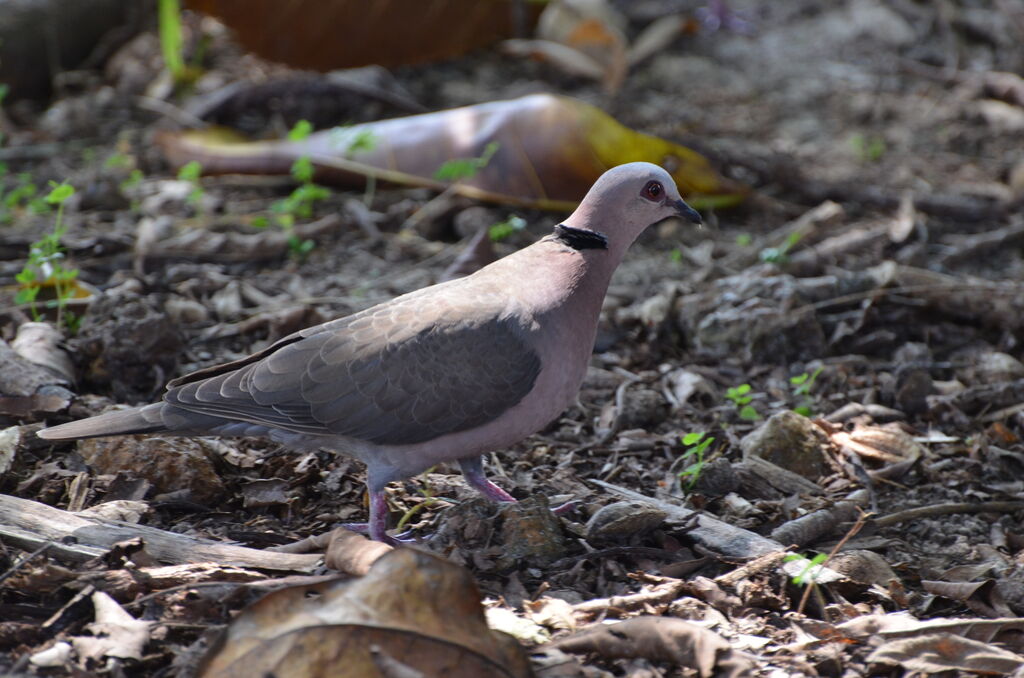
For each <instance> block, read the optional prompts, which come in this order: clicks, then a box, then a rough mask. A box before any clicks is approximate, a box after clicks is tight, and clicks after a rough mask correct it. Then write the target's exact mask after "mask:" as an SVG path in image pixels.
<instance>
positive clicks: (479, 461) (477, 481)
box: [459, 455, 516, 502]
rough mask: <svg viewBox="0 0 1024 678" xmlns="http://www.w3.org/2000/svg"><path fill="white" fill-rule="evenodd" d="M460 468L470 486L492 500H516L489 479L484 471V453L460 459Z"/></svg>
mask: <svg viewBox="0 0 1024 678" xmlns="http://www.w3.org/2000/svg"><path fill="white" fill-rule="evenodd" d="M459 468H461V469H462V477H463V478H465V479H466V482H467V483H468V484H469V486H470V487H472V488H473V489H474V490H476V491H477V492H479V493H480V494H482V495H484V496H485V497H487V498H488V499H490V500H491V501H505V502H509V501H512V502H514V501H515V500H516V498H515V497H513V496H512V495H511V494H509V493H508V492H506V491H505V490H503V489H501V488H500V487H498V486H497V485H495V484H494V483H492V482H491V481H490V480H488V479H487V475H486V474H485V473H484V457H483V455H480V456H478V457H469V458H467V459H459Z"/></svg>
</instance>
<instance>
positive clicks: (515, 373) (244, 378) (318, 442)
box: [39, 163, 699, 540]
mask: <svg viewBox="0 0 1024 678" xmlns="http://www.w3.org/2000/svg"><path fill="white" fill-rule="evenodd" d="M670 216H684V217H686V218H688V219H690V220H693V221H698V222H699V215H697V214H696V212H694V211H693V210H692V209H691V208H690V207H689V206H687V205H686V204H685V203H683V201H682V200H681V199H680V198H679V196H678V192H677V190H676V188H675V185H674V183H673V182H672V179H671V177H669V175H668V174H667V173H666V172H665V171H664V170H662V169H661V168H658V167H656V166H654V165H649V164H647V163H631V164H629V165H624V166H621V167H619V168H616V169H613V170H610V171H609V172H607V173H605V175H604V176H602V177H601V178H600V179H599V180H598V182H597V183H596V184H595V186H594V188H592V189H591V191H590V193H588V194H587V197H586V198H585V199H584V201H583V202H582V203H581V205H580V207H579V208H578V209H577V210H576V212H574V213H573V215H572V216H570V217H569V218H568V219H567V220H566V221H565V222H564V223H563V224H562V225H560V226H559V227H558V228H557V229H556V232H555V233H554V234H552V235H550V236H548V237H546V238H544V239H542V240H540V241H539V242H537V243H535V244H534V245H532V246H530V247H527V248H525V249H523V250H520V251H519V252H517V253H515V254H513V255H510V256H508V257H506V258H504V259H501V260H499V261H497V262H495V263H493V264H491V265H490V266H487V267H485V268H483V269H481V270H480V271H477V272H476V273H474V274H473V275H471V276H468V277H466V278H461V279H458V280H453V281H450V282H446V283H442V284H439V285H434V286H432V287H428V288H425V289H422V290H418V291H416V292H413V293H410V294H407V295H403V296H401V297H398V298H396V299H393V300H391V301H389V302H385V303H383V304H379V305H377V306H374V307H372V308H369V309H366V310H365V311H362V312H359V313H356V314H353V315H351V316H348V317H345V318H339V319H337V320H333V321H331V322H327V323H324V324H322V325H318V326H316V327H311V328H307V329H305V330H302V331H300V332H297V333H295V334H293V335H291V336H289V337H286V338H284V339H282V340H280V341H278V342H277V343H275V344H274V345H273V346H270V347H269V348H267V349H265V350H263V351H261V352H259V353H256V354H254V355H252V356H249V357H247V358H243V359H241V360H237V361H234V362H231V363H226V364H223V365H217V366H213V367H209V368H206V369H203V370H199V371H197V372H194V373H192V374H189V375H186V376H183V377H180V378H178V379H175V380H173V381H171V382H170V383H169V384H168V387H167V392H166V394H165V395H164V398H163V401H162V402H159V403H154V404H152V405H147V406H144V407H139V408H135V409H131V410H122V411H116V412H110V413H107V414H102V415H99V416H97V417H91V418H89V419H85V420H82V421H77V422H71V423H68V424H62V425H60V426H55V427H53V428H48V429H44V430H42V431H40V432H39V435H40V437H42V438H45V439H48V440H62V439H74V438H88V437H98V436H108V435H120V434H127V433H157V432H164V433H167V432H170V433H176V434H181V435H193V434H199V435H204V434H205V435H233V436H235V435H266V436H270V437H271V438H274V439H276V440H279V441H281V442H284V443H287V444H291V445H295V446H300V447H325V448H330V449H336V450H338V451H341V452H344V453H347V454H350V455H352V456H355V457H357V458H359V459H360V460H362V461H363V462H364V463H365V464H366V465H367V476H368V477H367V485H368V488H369V491H370V493H371V504H370V505H371V511H370V514H371V515H370V523H369V525H370V528H369V529H370V533H371V535H372V536H373V537H374V538H377V539H385V540H386V539H388V538H387V537H386V535H385V532H384V529H385V521H386V516H385V514H384V511H385V506H384V503H383V494H382V492H383V487H384V485H385V484H386V483H387V482H390V481H391V480H395V479H398V478H402V477H407V476H409V475H413V474H415V473H417V472H419V471H421V470H423V469H425V468H428V467H429V466H431V465H433V464H435V463H438V462H440V461H453V460H459V461H460V463H461V464H462V468H463V472H464V474H465V476H466V478H467V481H469V483H470V484H471V485H473V486H474V487H476V488H477V489H479V490H480V491H481V492H483V493H484V494H485V495H486V496H489V497H490V498H492V499H496V500H499V501H511V500H512V498H511V496H509V495H508V494H507V493H505V492H504V491H503V490H501V489H500V488H498V487H497V486H495V485H494V484H492V483H490V481H488V480H487V479H486V478H485V477H484V476H483V473H482V470H481V467H480V464H479V456H480V455H481V454H482V453H483V452H486V451H487V450H489V449H494V448H496V447H502V446H507V445H510V444H513V443H515V442H517V441H518V440H521V439H522V438H524V437H525V436H526V435H529V434H530V433H533V432H535V431H536V430H538V429H540V428H541V427H543V426H544V425H545V424H546V423H548V422H549V421H550V420H551V419H553V418H555V417H556V416H557V415H558V414H559V413H560V412H561V411H562V410H563V409H564V408H565V407H566V406H567V405H568V404H569V402H571V400H572V399H573V398H574V397H575V394H576V392H577V390H578V388H579V384H580V382H581V381H582V378H583V374H584V373H585V370H586V365H587V361H588V357H589V354H590V352H591V350H592V347H593V340H594V334H595V332H596V327H597V320H598V316H599V313H600V307H601V301H602V299H603V297H604V294H605V291H606V290H607V285H608V281H609V279H610V277H611V273H612V272H613V271H614V269H615V267H616V266H617V265H618V263H619V260H620V259H621V257H622V255H623V253H624V252H625V250H626V248H627V247H628V246H629V244H630V243H631V242H632V241H633V239H634V238H635V237H636V236H637V235H638V234H639V233H640V232H641V231H642V230H643V229H644V228H645V227H646V226H648V225H650V224H651V223H654V222H656V221H660V220H662V219H664V218H667V217H670Z"/></svg>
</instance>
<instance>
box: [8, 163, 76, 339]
mask: <svg viewBox="0 0 1024 678" xmlns="http://www.w3.org/2000/svg"><path fill="white" fill-rule="evenodd" d="M50 187H51V190H50V192H49V194H47V196H46V197H45V198H44V200H45V201H46V203H47V204H49V205H55V206H56V207H57V216H56V218H55V220H54V225H53V230H52V231H51V232H50V233H48V234H46V235H44V236H43V237H42V238H40V239H39V240H37V241H36V242H34V243H32V247H31V248H30V249H29V256H28V260H27V261H26V262H25V266H24V267H23V268H22V269H21V272H20V273H18V274H17V275H16V276H15V280H17V281H18V283H19V284H20V285H21V289H19V290H18V293H17V295H15V302H16V303H18V304H29V308H30V309H31V311H32V317H33V318H35V319H36V320H39V319H40V318H41V315H40V313H39V311H38V309H37V308H36V299H37V297H38V296H39V292H40V290H42V288H43V285H44V284H52V285H53V289H54V297H55V298H54V299H51V300H49V301H47V302H46V307H47V308H56V309H57V324H58V325H60V324H62V323H64V324H66V325H67V327H68V328H69V329H70V330H72V331H74V330H75V329H76V328H77V325H78V322H79V319H78V318H76V317H75V316H74V315H73V314H72V313H70V312H66V311H65V307H66V306H67V303H68V301H69V300H70V299H71V298H72V297H73V296H74V294H75V280H76V279H77V278H78V269H76V268H67V267H66V266H65V265H64V248H63V246H62V245H61V243H60V240H61V238H62V237H64V234H65V233H66V232H67V226H65V225H64V203H65V202H66V201H67V199H68V198H70V197H71V196H72V195H74V194H75V189H74V187H72V186H71V185H70V184H68V183H67V182H63V183H60V184H58V183H56V182H53V181H51V182H50Z"/></svg>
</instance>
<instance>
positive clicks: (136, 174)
mask: <svg viewBox="0 0 1024 678" xmlns="http://www.w3.org/2000/svg"><path fill="white" fill-rule="evenodd" d="M141 183H142V170H140V169H139V168H137V167H136V168H135V169H133V170H132V171H131V172H129V173H128V178H127V179H125V180H124V181H122V182H121V190H122V191H130V190H132V189H133V188H135V187H137V186H138V185H139V184H141Z"/></svg>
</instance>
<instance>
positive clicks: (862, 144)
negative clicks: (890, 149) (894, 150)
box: [850, 134, 887, 162]
mask: <svg viewBox="0 0 1024 678" xmlns="http://www.w3.org/2000/svg"><path fill="white" fill-rule="evenodd" d="M850 148H851V149H853V152H854V153H855V154H856V155H857V157H858V158H860V161H861V162H878V161H879V160H881V159H882V156H883V155H885V152H886V150H887V148H886V145H885V139H883V138H882V137H879V136H874V135H871V136H865V135H863V134H854V135H853V136H852V137H850Z"/></svg>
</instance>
